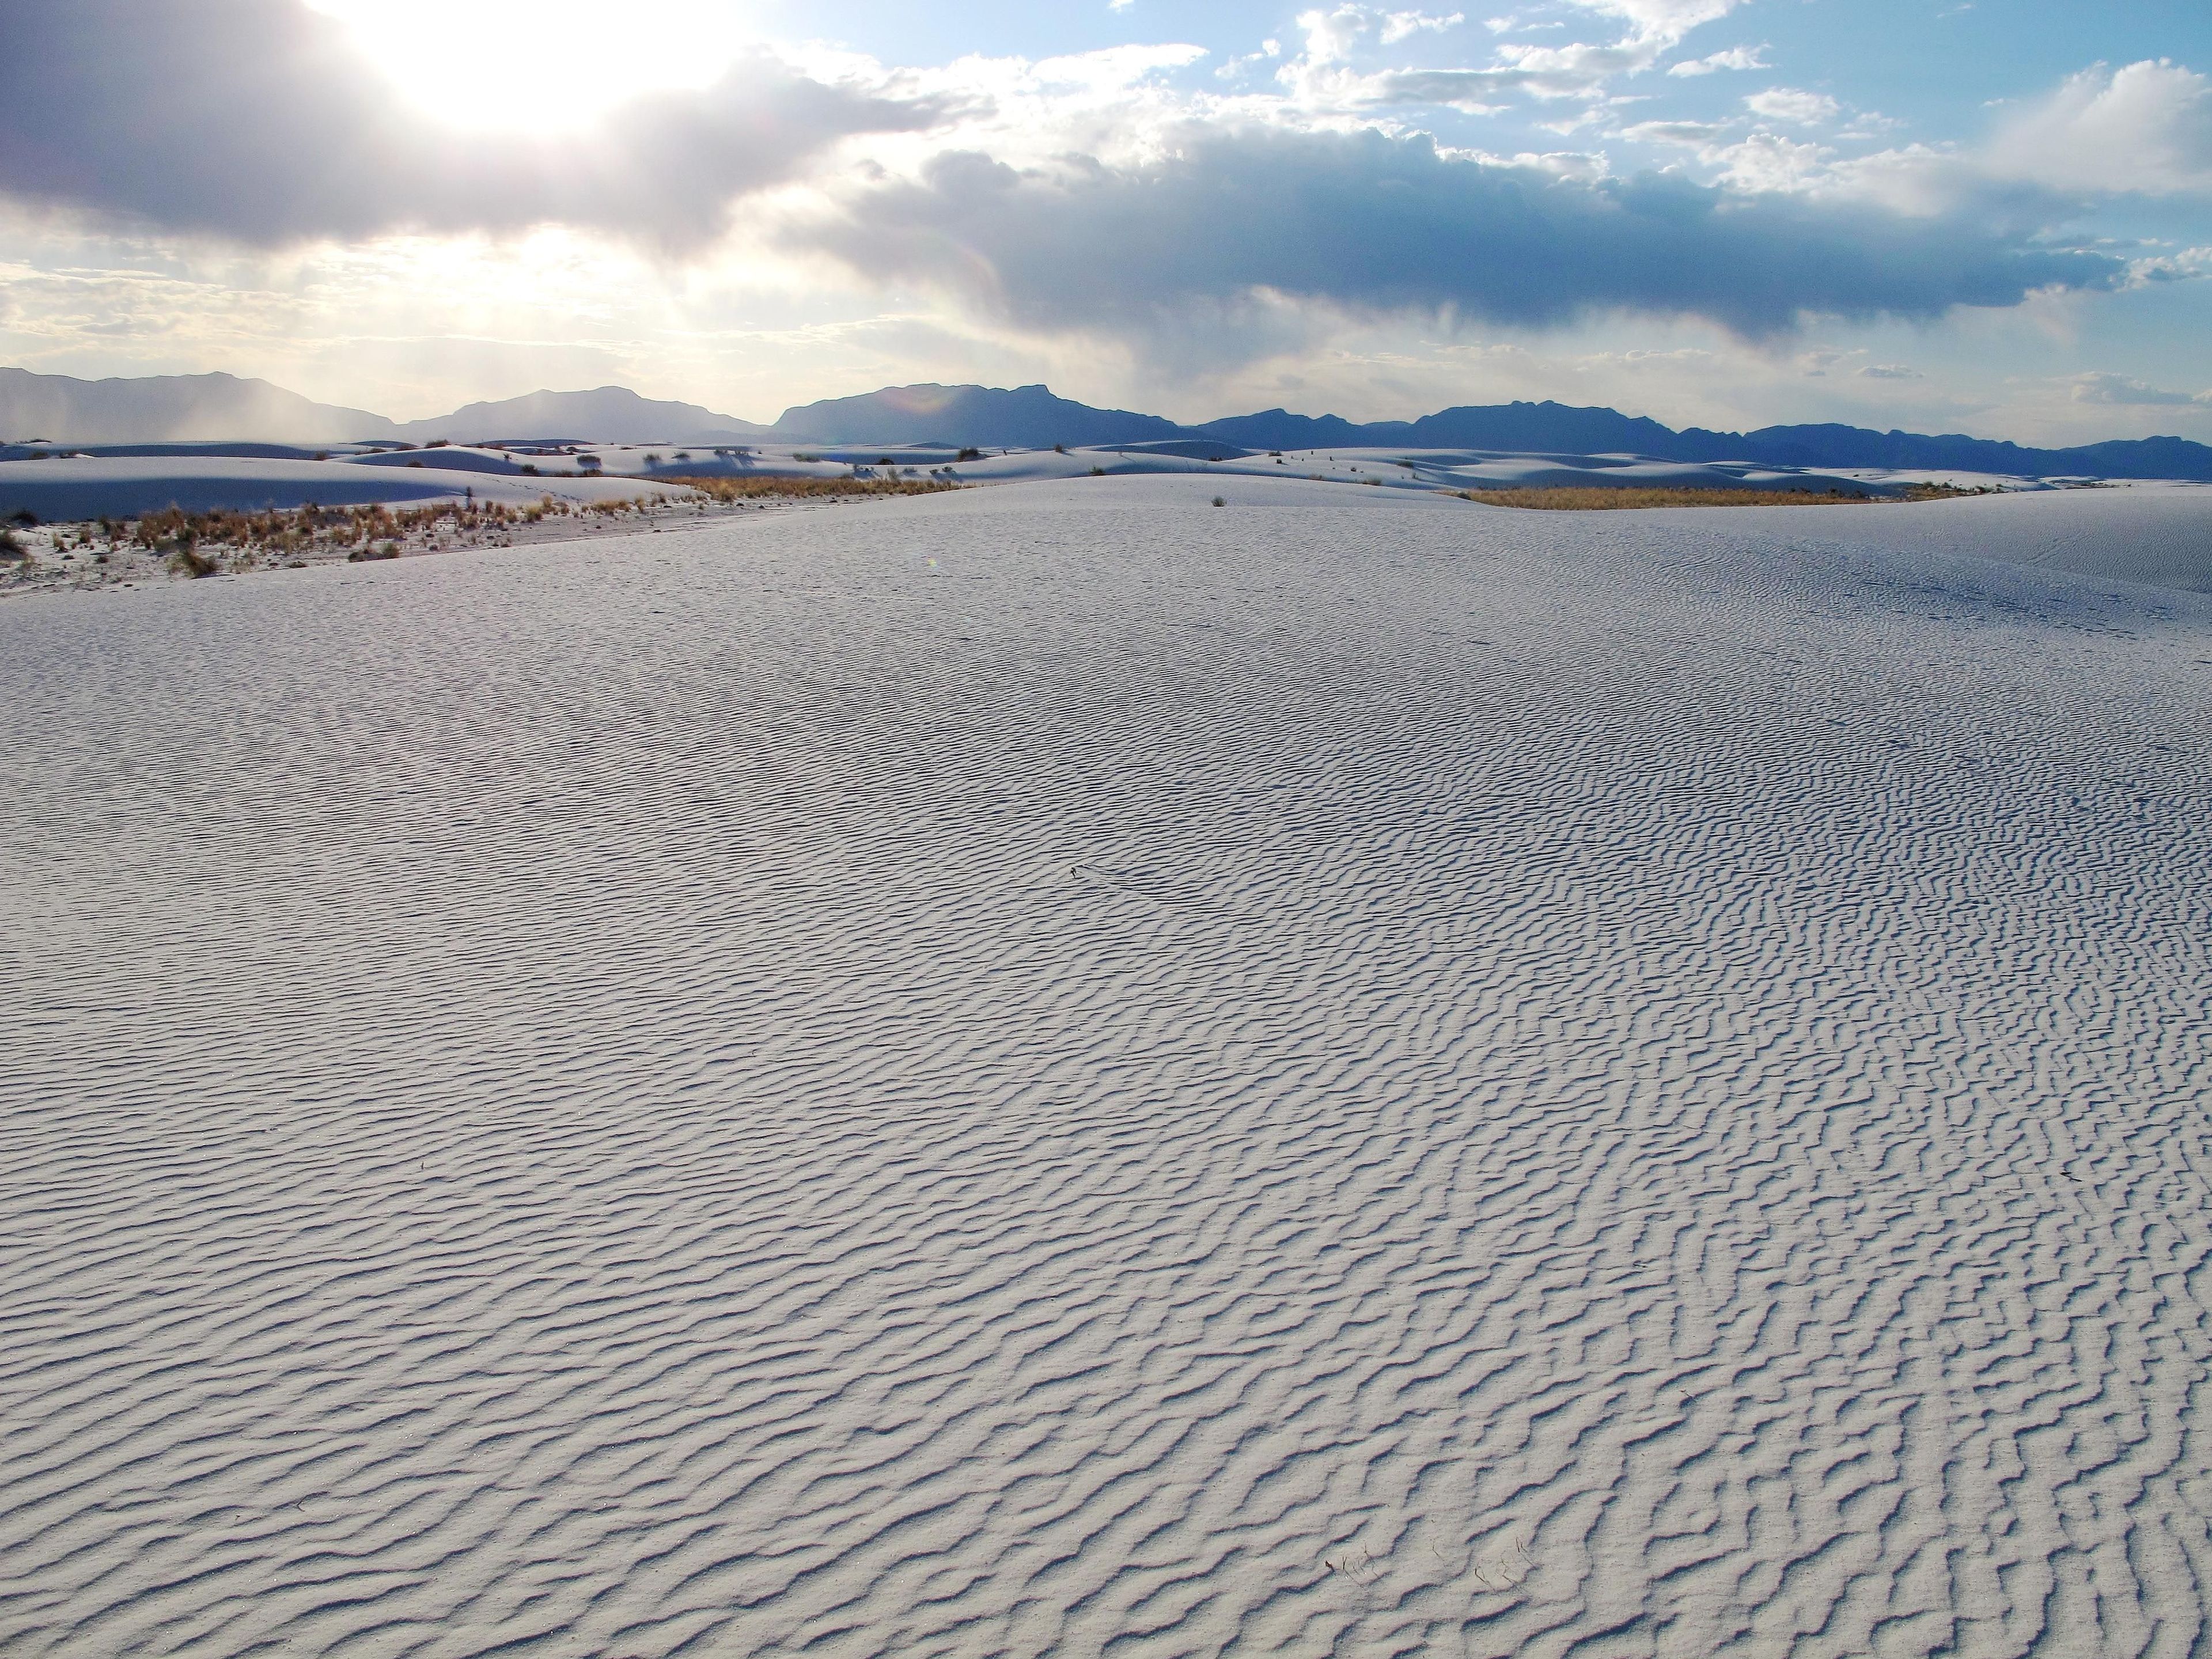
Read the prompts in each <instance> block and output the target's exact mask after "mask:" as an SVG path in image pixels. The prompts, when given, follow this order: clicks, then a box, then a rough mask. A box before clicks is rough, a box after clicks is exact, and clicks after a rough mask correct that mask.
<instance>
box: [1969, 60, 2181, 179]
mask: <svg viewBox="0 0 2212 1659" xmlns="http://www.w3.org/2000/svg"><path fill="white" fill-rule="evenodd" d="M1990 165H1991V167H1993V168H1994V169H1995V170H1996V171H1999V172H2002V173H2006V174H2008V175H2010V176H2013V177H2016V178H2025V179H2036V180H2039V181H2040V182H2043V183H2045V184H2048V185H2053V186H2056V187H2057V188H2059V189H2062V190H2076V191H2096V192H2100V193H2105V192H2111V193H2117V194H2142V195H2150V196H2168V195H2179V194H2197V193H2204V192H2212V80H2208V79H2207V78H2206V77H2205V76H2202V75H2198V74H2197V73H2195V72H2194V71H2192V70H2189V69H2186V68H2184V67H2183V66H2182V65H2180V64H2174V63H2171V62H2169V61H2167V60H2166V59H2165V58H2160V59H2158V60H2157V61H2155V62H2152V61H2150V60H2148V59H2146V60H2145V61H2143V62H2142V63H2136V64H2128V65H2127V66H2126V67H2125V68H2124V69H2118V70H2114V69H2110V68H2107V67H2106V65H2104V64H2098V65H2096V66H2095V67H2094V68H2092V69H2087V70H2082V71H2081V73H2080V74H2079V75H2074V76H2069V77H2068V78H2067V80H2066V81H2065V82H2064V83H2063V85H2062V86H2060V87H2059V88H2058V90H2057V92H2055V93H2054V94H2051V96H2050V97H2049V98H2047V99H2045V100H2043V101H2042V102H2041V103H2039V104H2038V105H2036V106H2033V108H2031V109H2029V110H2027V111H2026V112H2023V113H2021V115H2019V116H2018V117H2016V118H2015V119H2013V120H2012V121H2010V122H2008V123H2007V124H2006V125H2005V127H2004V128H2003V130H2002V131H2001V132H2000V133H1999V134H1998V137H1997V142H1996V143H1994V144H1993V145H1991V146H1990Z"/></svg>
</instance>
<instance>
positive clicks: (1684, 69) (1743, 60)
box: [1667, 46, 1767, 75]
mask: <svg viewBox="0 0 2212 1659" xmlns="http://www.w3.org/2000/svg"><path fill="white" fill-rule="evenodd" d="M1765 50H1766V48H1765V46H1730V47H1729V49H1728V50H1727V51H1726V52H1713V53H1711V54H1710V55H1708V56H1706V57H1704V58H1688V59H1686V60H1685V61H1684V62H1682V63H1680V64H1675V65H1674V67H1673V68H1671V69H1669V70H1668V71H1667V73H1668V74H1669V75H1711V74H1712V73H1713V72H1714V71H1715V70H1763V69H1765V68H1766V67H1767V64H1766V59H1765V58H1763V57H1761V56H1760V55H1759V54H1761V53H1762V52H1765Z"/></svg>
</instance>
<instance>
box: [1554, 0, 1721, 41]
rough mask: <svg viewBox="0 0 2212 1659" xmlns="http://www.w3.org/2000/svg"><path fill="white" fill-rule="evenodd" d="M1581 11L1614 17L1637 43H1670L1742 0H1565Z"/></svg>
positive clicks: (1713, 19)
mask: <svg viewBox="0 0 2212 1659" xmlns="http://www.w3.org/2000/svg"><path fill="white" fill-rule="evenodd" d="M1569 3H1570V4H1572V5H1576V6H1579V7H1581V8H1582V9H1583V10H1585V11H1594V12H1597V13H1599V14H1600V15H1603V16H1607V17H1618V18H1620V20H1621V21H1624V22H1625V23H1626V24H1627V25H1628V27H1629V32H1630V34H1631V36H1632V38H1633V39H1634V40H1637V41H1638V43H1658V42H1663V43H1664V44H1665V45H1666V46H1674V45H1675V44H1677V43H1678V42H1680V40H1682V39H1683V38H1684V37H1686V35H1688V34H1689V33H1690V31H1691V30H1692V29H1695V28H1699V27H1702V26H1703V25H1705V24H1707V23H1713V22H1717V21H1720V20H1721V19H1722V18H1723V17H1725V16H1727V15H1729V13H1730V12H1732V11H1734V10H1735V9H1736V7H1737V6H1738V5H1740V4H1741V3H1742V0H1569Z"/></svg>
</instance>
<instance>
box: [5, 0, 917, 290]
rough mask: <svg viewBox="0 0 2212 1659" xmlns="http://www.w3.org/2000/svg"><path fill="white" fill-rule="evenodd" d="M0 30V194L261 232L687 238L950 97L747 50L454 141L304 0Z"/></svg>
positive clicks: (81, 9) (707, 235) (119, 3)
mask: <svg viewBox="0 0 2212 1659" xmlns="http://www.w3.org/2000/svg"><path fill="white" fill-rule="evenodd" d="M6 30H7V35H8V40H7V51H6V52H4V53H0V191H4V192H5V193H6V194H8V195H10V196H13V197H15V198H16V199H18V200H19V201H21V202H25V203H29V204H40V205H45V206H49V207H60V208H67V209H77V210H89V211H92V212H94V213H98V214H101V215H106V216H118V217H121V218H125V219H128V220H132V221H137V222H146V223H150V224H152V225H155V226H157V227H159V228H163V229H167V230H171V231H181V232H188V233H199V234H212V235H216V236H221V237H225V238H229V239H232V240H238V241H242V242H246V243H251V244H257V245H263V246H271V245H277V244H283V243H288V242H294V241H300V240H311V239H315V238H321V237H339V238H359V237H362V236H368V235H374V234H380V233H385V232H389V231H393V230H403V229H421V230H430V231H441V232H453V231H492V232H501V233H504V232H510V231H516V230H520V229H525V228H528V227H530V226H532V225H536V224H542V223H550V222H559V223H566V224H569V225H574V226H580V227H588V228H598V229H603V230H611V231H617V232H621V233H626V234H635V235H640V236H643V237H647V238H651V239H653V240H659V241H660V242H663V243H665V244H670V245H678V246H682V245H696V244H699V243H702V242H704V241H706V240H711V238H712V237H713V236H714V235H715V234H718V233H719V232H720V229H721V228H723V226H724V225H725V223H726V210H727V207H728V204H730V202H731V201H732V199H733V198H735V197H738V196H741V195H743V194H745V193H747V192H749V191H757V190H760V189H763V188H764V187H766V186H768V185H774V184H775V183H778V182H780V181H781V180H783V179H788V178H790V177H791V176H793V174H794V173H796V172H797V171H798V170H799V168H800V167H801V166H802V165H803V164H804V163H805V161H807V160H808V159H809V158H811V157H812V156H813V155H817V153H819V152H820V151H821V150H822V149H824V148H825V147H826V146H828V145H829V144H831V143H835V142H836V141H837V140H838V139H840V138H842V137H847V136H848V135H851V134H855V133H862V132H885V131H915V130H918V129H922V128H926V127H927V126H929V125H933V124H934V123H936V122H937V121H939V119H940V118H942V115H943V113H944V111H943V108H942V106H939V105H938V104H935V103H933V102H931V101H929V100H915V99H902V98H899V97H895V96H890V95H886V94H883V93H881V92H872V91H868V90H866V89H863V88H857V87H853V86H848V85H833V84H828V83H824V82H819V81H815V80H811V79H809V78H806V77H805V76H800V75H798V74H795V73H793V71H792V70H789V69H788V68H787V67H786V66H785V65H783V64H781V63H780V62H778V61H776V60H775V59H774V58H769V57H765V56H759V55H755V56H752V57H750V58H745V59H743V60H741V61H739V62H738V64H735V65H734V66H733V67H732V69H731V70H730V71H729V72H728V74H726V76H724V77H723V78H722V79H721V80H720V82H717V83H716V84H714V86H712V87H710V88H707V89H705V90H703V91H697V92H691V91H671V92H666V93H661V94H654V95H653V96H651V97H648V98H642V99H640V100H635V101H634V102H632V103H630V104H629V105H626V106H622V107H621V108H619V109H617V110H616V111H614V112H611V113H610V114H609V115H608V116H607V117H606V118H605V119H604V120H603V121H602V122H601V123H600V125H599V126H597V127H596V128H594V129H592V130H590V131H586V132H583V133H580V134H577V135H575V136H574V137H568V138H566V139H550V138H548V139H538V140H532V139H528V138H525V137H515V136H510V135H503V134H502V135H471V136H469V137H466V138H465V139H463V138H461V137H458V136H457V135H455V134H453V133H451V132H448V131H444V130H442V129H441V128H440V127H439V126H438V125H437V124H435V122H432V121H428V120H427V119H425V118H423V117H422V115H421V114H420V113H419V112H414V111H411V110H409V109H407V108H406V107H404V106H403V105H402V104H401V103H400V102H399V100H397V99H396V98H395V96H394V94H393V90H392V88H391V86H390V85H389V84H388V83H386V82H383V81H381V80H380V78H379V77H378V76H376V75H375V74H374V72H373V71H372V70H370V69H369V68H368V66H367V64H365V62H364V61H363V60H362V58H360V57H358V56H357V54H356V52H355V51H354V49H353V47H352V44H351V41H350V40H349V37H348V36H347V34H346V33H345V32H344V31H343V29H342V28H341V27H340V26H339V25H338V24H337V23H336V22H335V21H332V20H331V19H329V18H327V17H324V16H321V15H317V14H314V13H312V12H309V11H307V9H304V8H303V7H301V5H299V4H297V3H295V0H222V3H221V4H219V5H218V4H211V3H210V4H202V3H193V0H70V3H69V4H67V5H31V4H14V3H10V4H9V6H8V17H7V23H6ZM577 49H578V50H579V51H588V50H589V46H588V43H586V42H582V41H580V42H578V46H577Z"/></svg>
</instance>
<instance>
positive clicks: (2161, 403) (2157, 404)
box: [2067, 373, 2212, 408]
mask: <svg viewBox="0 0 2212 1659" xmlns="http://www.w3.org/2000/svg"><path fill="white" fill-rule="evenodd" d="M2067 386H2068V387H2069V391H2070V392H2071V394H2072V396H2073V398H2074V401H2075V403H2077V404H2125V405H2130V406H2144V407H2154V408H2177V407H2179V408H2187V407H2190V406H2191V405H2196V406H2199V407H2201V406H2203V405H2204V404H2212V392H2166V391H2162V390H2160V388H2159V387H2157V386H2152V385H2150V384H2149V383H2148V382H2147V381H2143V380H2130V378H2128V377H2127V376H2126V375H2124V374H2103V373H2098V374H2076V375H2075V376H2074V377H2073V378H2072V379H2071V380H2069V381H2068V382H2067Z"/></svg>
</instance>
